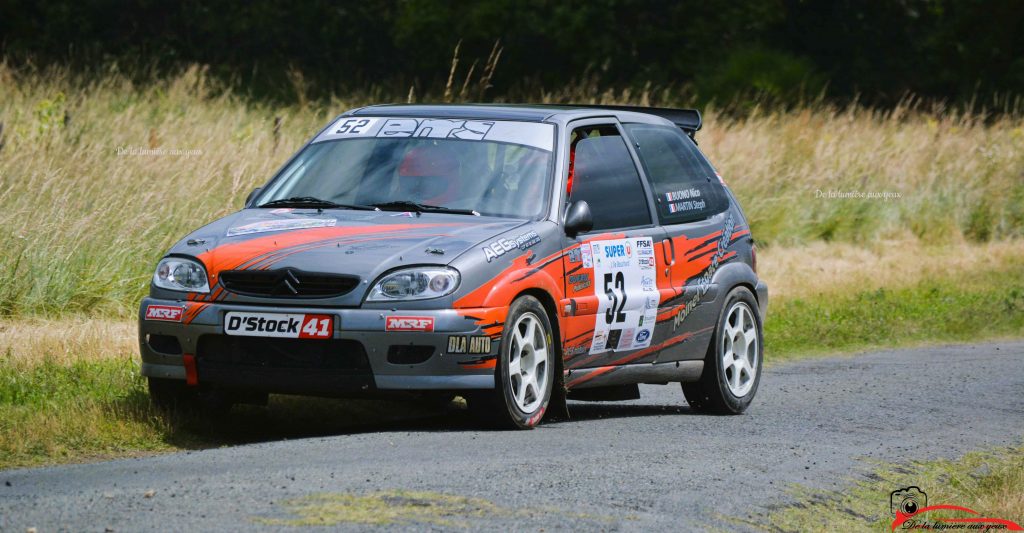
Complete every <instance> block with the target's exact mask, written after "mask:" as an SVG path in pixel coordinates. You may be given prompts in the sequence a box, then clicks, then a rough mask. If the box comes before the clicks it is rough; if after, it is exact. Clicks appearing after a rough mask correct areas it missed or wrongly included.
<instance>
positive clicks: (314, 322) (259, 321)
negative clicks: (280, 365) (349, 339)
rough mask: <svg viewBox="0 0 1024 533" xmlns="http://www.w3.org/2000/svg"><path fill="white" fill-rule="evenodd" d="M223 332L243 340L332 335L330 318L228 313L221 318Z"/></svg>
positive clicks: (331, 320) (332, 328)
mask: <svg viewBox="0 0 1024 533" xmlns="http://www.w3.org/2000/svg"><path fill="white" fill-rule="evenodd" d="M224 333H227V334H228V335H239V336H243V337H277V338H284V339H329V338H331V337H332V336H333V335H334V317H333V316H331V315H304V314H297V313H294V314H293V313H243V312H238V311H231V312H229V313H227V314H225V315H224Z"/></svg>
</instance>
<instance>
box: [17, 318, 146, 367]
mask: <svg viewBox="0 0 1024 533" xmlns="http://www.w3.org/2000/svg"><path fill="white" fill-rule="evenodd" d="M136 327H137V326H136V325H135V324H134V323H133V322H127V321H124V320H113V319H104V318H87V317H67V318H63V319H60V320H53V319H38V318H35V319H22V320H16V321H8V322H4V323H0V354H3V357H4V359H5V362H4V364H6V365H9V366H12V367H17V368H26V369H27V368H31V367H33V366H36V365H38V364H39V363H40V362H41V361H44V360H45V361H49V362H52V363H55V364H59V365H65V366H70V365H72V364H74V363H78V362H90V361H103V360H107V359H113V358H119V357H125V356H126V355H133V354H135V353H136V352H137V351H138V340H137V333H136Z"/></svg>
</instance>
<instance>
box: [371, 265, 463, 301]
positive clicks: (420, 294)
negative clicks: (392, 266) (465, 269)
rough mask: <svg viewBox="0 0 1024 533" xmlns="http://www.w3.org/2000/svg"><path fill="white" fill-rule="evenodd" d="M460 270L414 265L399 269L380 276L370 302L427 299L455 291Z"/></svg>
mask: <svg viewBox="0 0 1024 533" xmlns="http://www.w3.org/2000/svg"><path fill="white" fill-rule="evenodd" d="M459 279H460V276H459V271H458V270H455V269H454V268H448V267H413V268H406V269H402V270H398V271H395V272H392V273H390V274H387V275H386V276H384V277H382V278H380V280H378V281H377V283H376V284H374V286H373V289H371V290H370V295H369V296H367V297H366V300H367V301H370V302H391V301H396V300H425V299H427V298H437V297H439V296H445V295H448V294H451V293H453V292H455V289H456V288H457V287H458V286H459Z"/></svg>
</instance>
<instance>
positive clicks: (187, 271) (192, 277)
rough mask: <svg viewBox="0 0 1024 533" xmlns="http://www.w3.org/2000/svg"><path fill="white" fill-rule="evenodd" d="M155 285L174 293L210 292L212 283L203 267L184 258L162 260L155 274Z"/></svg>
mask: <svg viewBox="0 0 1024 533" xmlns="http://www.w3.org/2000/svg"><path fill="white" fill-rule="evenodd" d="M153 285H156V286H157V287H160V288H161V289H170V290H172V291H186V292H210V283H209V281H208V280H207V277H206V269H205V268H203V265H201V264H199V262H198V261H193V260H191V259H185V258H182V257H165V258H164V259H161V260H160V263H159V264H157V265H156V273H155V274H153Z"/></svg>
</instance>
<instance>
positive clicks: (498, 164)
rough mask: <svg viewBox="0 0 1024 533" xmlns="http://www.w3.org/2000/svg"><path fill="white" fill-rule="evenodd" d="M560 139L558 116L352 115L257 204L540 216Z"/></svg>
mask: <svg viewBox="0 0 1024 533" xmlns="http://www.w3.org/2000/svg"><path fill="white" fill-rule="evenodd" d="M553 143H554V129H553V126H551V125H550V124H539V123H528V122H511V121H468V120H447V119H393V118H353V117H342V118H341V119H339V120H338V121H337V122H336V123H335V124H332V125H331V126H330V127H329V128H327V129H326V130H324V132H323V133H321V134H320V135H319V136H318V137H317V138H316V139H314V141H313V143H311V144H310V145H309V146H307V147H306V149H305V150H303V151H302V152H301V153H300V154H299V155H298V156H297V157H296V158H295V159H294V160H293V161H292V162H291V163H290V164H289V165H288V166H287V167H285V168H284V169H283V170H282V171H281V173H280V174H278V176H277V177H276V178H275V179H274V180H273V181H272V182H271V183H270V184H269V186H268V187H267V189H266V190H265V191H264V192H263V193H262V194H260V196H259V198H258V199H257V200H256V202H255V205H264V204H269V203H270V202H274V201H284V200H287V199H290V198H296V199H306V201H309V199H315V200H322V201H324V202H331V203H335V204H341V205H347V206H370V205H379V206H381V207H382V208H385V209H401V210H407V209H415V206H414V205H413V204H420V205H422V206H438V207H443V208H448V209H452V210H467V211H468V210H472V211H476V212H478V213H480V214H482V215H487V216H500V217H513V218H532V217H534V216H536V215H538V214H539V213H540V212H541V209H542V208H543V207H544V205H545V199H546V197H547V196H548V195H547V194H546V191H548V190H549V181H550V177H551V174H552V170H551V166H552V161H551V153H552V148H553ZM388 204H391V205H388Z"/></svg>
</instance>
